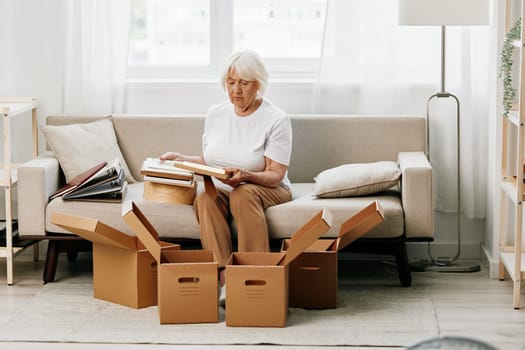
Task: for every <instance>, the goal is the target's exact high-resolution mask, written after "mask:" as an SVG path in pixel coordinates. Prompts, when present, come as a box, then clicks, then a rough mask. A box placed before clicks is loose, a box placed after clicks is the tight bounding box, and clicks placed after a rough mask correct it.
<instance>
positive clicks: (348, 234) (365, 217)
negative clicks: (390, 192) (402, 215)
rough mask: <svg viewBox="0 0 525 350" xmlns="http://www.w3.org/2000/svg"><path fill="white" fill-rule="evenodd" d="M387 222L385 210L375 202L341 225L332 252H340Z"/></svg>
mask: <svg viewBox="0 0 525 350" xmlns="http://www.w3.org/2000/svg"><path fill="white" fill-rule="evenodd" d="M384 220H385V216H384V214H383V208H382V207H381V205H380V204H379V202H378V201H373V202H372V203H370V204H369V205H367V206H366V207H364V208H363V209H361V210H360V211H359V212H357V213H356V214H355V215H352V217H351V218H350V219H348V220H346V221H345V222H343V224H342V225H341V228H340V229H339V235H338V237H337V239H336V240H335V242H334V246H332V249H331V250H335V251H339V250H341V249H343V248H344V247H346V246H347V245H349V244H350V243H352V242H353V241H355V240H356V239H358V238H359V237H361V236H362V235H364V234H365V233H367V232H368V231H370V230H371V229H372V228H374V227H375V226H377V225H379V224H380V223H382V222H383V221H384Z"/></svg>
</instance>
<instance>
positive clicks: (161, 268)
mask: <svg viewBox="0 0 525 350" xmlns="http://www.w3.org/2000/svg"><path fill="white" fill-rule="evenodd" d="M123 212H124V213H125V214H124V215H123V216H124V219H125V220H126V222H127V224H128V225H129V227H131V229H132V230H133V231H134V232H135V234H136V235H137V237H138V238H139V239H140V240H141V241H142V243H144V245H145V246H146V247H147V248H148V250H149V251H150V252H151V255H153V257H154V259H155V260H156V261H157V263H158V265H157V274H158V278H157V283H158V287H157V290H158V309H159V319H160V323H161V324H168V323H205V322H219V292H218V291H219V282H218V263H217V262H216V260H215V257H214V255H213V252H212V251H210V250H179V251H174V250H170V251H166V250H163V249H162V247H161V242H159V236H158V233H157V231H156V230H155V228H154V227H153V226H152V225H151V223H150V222H149V221H148V220H147V219H146V217H145V216H144V214H142V212H141V211H140V210H139V209H138V208H137V206H136V205H135V204H134V203H133V202H130V203H129V208H125V209H124V211H123Z"/></svg>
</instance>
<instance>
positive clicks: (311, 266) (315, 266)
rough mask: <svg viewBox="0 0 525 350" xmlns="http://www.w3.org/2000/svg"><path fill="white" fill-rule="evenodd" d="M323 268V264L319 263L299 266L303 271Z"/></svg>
mask: <svg viewBox="0 0 525 350" xmlns="http://www.w3.org/2000/svg"><path fill="white" fill-rule="evenodd" d="M320 269H321V266H319V265H301V266H299V270H303V271H319V270H320Z"/></svg>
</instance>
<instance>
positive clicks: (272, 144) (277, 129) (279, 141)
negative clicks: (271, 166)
mask: <svg viewBox="0 0 525 350" xmlns="http://www.w3.org/2000/svg"><path fill="white" fill-rule="evenodd" d="M291 154H292V125H291V122H290V118H289V117H288V115H284V117H282V118H280V119H279V120H278V121H277V122H276V123H275V124H274V126H273V127H272V129H271V131H270V135H269V136H268V139H267V141H266V146H265V150H264V155H265V156H266V157H268V158H270V159H272V160H274V161H276V162H278V163H280V164H283V165H286V166H288V165H289V164H290V157H291Z"/></svg>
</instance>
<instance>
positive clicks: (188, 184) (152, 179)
mask: <svg viewBox="0 0 525 350" xmlns="http://www.w3.org/2000/svg"><path fill="white" fill-rule="evenodd" d="M144 181H150V182H155V183H159V184H166V185H173V186H182V187H193V185H194V184H195V180H194V179H191V180H179V179H170V178H167V177H160V176H149V175H145V176H144Z"/></svg>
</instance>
